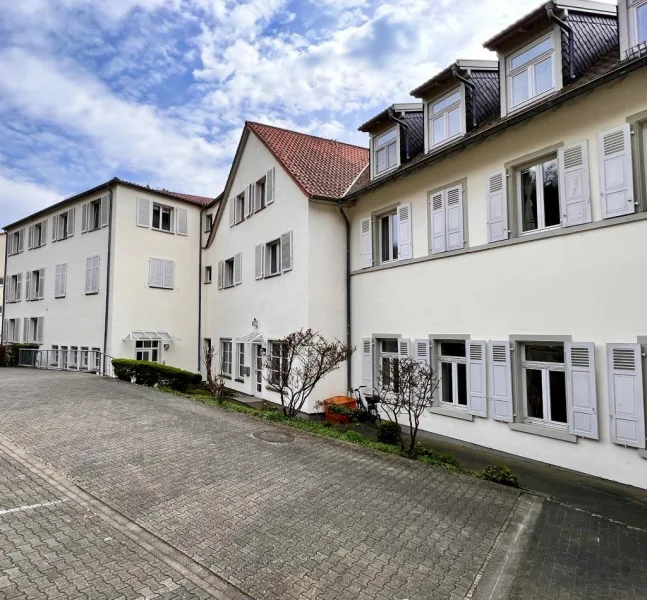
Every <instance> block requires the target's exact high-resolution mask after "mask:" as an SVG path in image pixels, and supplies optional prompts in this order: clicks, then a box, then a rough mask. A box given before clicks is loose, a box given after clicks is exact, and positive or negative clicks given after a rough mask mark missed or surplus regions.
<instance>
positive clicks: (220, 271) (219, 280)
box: [218, 261, 224, 290]
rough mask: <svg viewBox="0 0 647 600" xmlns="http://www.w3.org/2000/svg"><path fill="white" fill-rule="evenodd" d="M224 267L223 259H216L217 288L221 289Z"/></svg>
mask: <svg viewBox="0 0 647 600" xmlns="http://www.w3.org/2000/svg"><path fill="white" fill-rule="evenodd" d="M223 268H224V263H223V261H218V289H219V290H221V289H222V271H223Z"/></svg>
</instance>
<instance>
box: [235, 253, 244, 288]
mask: <svg viewBox="0 0 647 600" xmlns="http://www.w3.org/2000/svg"><path fill="white" fill-rule="evenodd" d="M242 282H243V254H242V252H239V253H238V254H235V255H234V285H240V284H241V283H242Z"/></svg>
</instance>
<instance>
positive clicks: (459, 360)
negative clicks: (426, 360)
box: [438, 341, 467, 408]
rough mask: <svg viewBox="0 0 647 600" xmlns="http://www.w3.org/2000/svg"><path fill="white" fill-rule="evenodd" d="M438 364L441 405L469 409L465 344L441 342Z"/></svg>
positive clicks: (460, 342) (461, 342)
mask: <svg viewBox="0 0 647 600" xmlns="http://www.w3.org/2000/svg"><path fill="white" fill-rule="evenodd" d="M438 363H439V364H438V371H439V374H440V401H441V403H442V404H450V405H452V406H453V407H455V408H467V370H466V360H465V342H463V341H445V342H442V341H441V342H440V351H439V355H438Z"/></svg>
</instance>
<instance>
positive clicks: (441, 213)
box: [429, 191, 447, 254]
mask: <svg viewBox="0 0 647 600" xmlns="http://www.w3.org/2000/svg"><path fill="white" fill-rule="evenodd" d="M429 215H430V219H431V224H430V228H431V253H432V254H436V253H438V252H445V250H446V249H447V245H446V242H445V192H444V191H441V192H438V193H437V194H433V195H432V196H431V198H429Z"/></svg>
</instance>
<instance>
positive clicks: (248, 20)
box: [0, 0, 540, 226]
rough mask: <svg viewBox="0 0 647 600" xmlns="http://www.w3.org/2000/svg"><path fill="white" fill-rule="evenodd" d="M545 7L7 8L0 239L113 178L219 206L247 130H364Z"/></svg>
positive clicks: (113, 4) (33, 4)
mask: <svg viewBox="0 0 647 600" xmlns="http://www.w3.org/2000/svg"><path fill="white" fill-rule="evenodd" d="M539 5H540V1H539V0H515V1H514V2H503V3H502V2H500V1H498V0H426V1H422V0H400V1H394V2H388V1H381V0H297V1H289V0H248V1H246V2H232V1H230V0H0V226H2V225H6V224H8V223H10V222H12V221H15V220H17V219H19V218H22V217H24V216H27V215H28V214H30V213H32V212H34V211H36V210H39V209H41V208H44V207H45V206H47V205H49V204H52V203H54V202H57V201H60V200H62V199H63V198H64V197H66V196H70V195H73V194H75V193H78V192H81V191H83V190H85V189H89V188H91V187H94V186H96V185H98V184H100V183H103V182H104V181H107V180H108V179H111V178H112V177H115V176H117V177H121V178H123V179H127V180H130V181H134V182H136V183H140V184H143V185H150V186H152V187H159V188H167V189H170V190H174V191H179V192H184V193H189V194H197V195H204V196H209V197H215V196H217V195H218V194H219V193H220V192H221V190H222V187H223V185H224V183H225V180H226V178H227V174H228V172H229V168H230V165H231V161H232V158H233V155H234V152H235V150H236V146H237V144H238V140H239V138H240V134H241V131H242V127H243V124H244V122H245V120H251V121H260V122H263V123H268V124H271V125H276V126H279V127H286V128H288V129H294V130H298V131H303V132H305V133H311V134H314V135H320V136H324V137H329V138H333V139H337V140H341V141H346V142H350V143H354V144H359V145H364V146H365V145H367V144H368V139H367V137H366V134H362V133H360V132H358V131H357V127H358V126H359V125H360V124H361V123H363V122H364V121H366V120H367V119H368V118H369V117H371V116H372V115H374V114H377V113H378V112H380V111H381V110H383V109H384V108H385V107H387V106H389V105H390V104H392V103H394V102H407V101H411V100H412V98H411V97H410V96H409V91H410V90H412V89H413V88H414V87H416V86H417V85H419V84H420V83H422V82H424V81H426V80H427V79H429V78H430V77H432V76H433V75H434V74H435V73H437V72H438V71H439V70H441V69H443V68H445V67H447V66H448V65H449V64H451V63H452V62H453V61H454V60H455V59H457V58H494V57H493V56H492V55H490V53H489V52H487V51H486V50H484V49H483V47H482V44H483V42H484V41H485V40H486V39H488V38H489V37H491V36H492V35H494V34H495V33H497V32H498V31H500V30H501V29H503V28H505V27H506V26H507V25H509V24H511V23H512V22H514V21H515V20H516V19H518V18H519V17H521V16H522V15H524V14H526V13H527V12H529V11H530V10H532V9H534V8H535V7H536V6H539Z"/></svg>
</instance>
